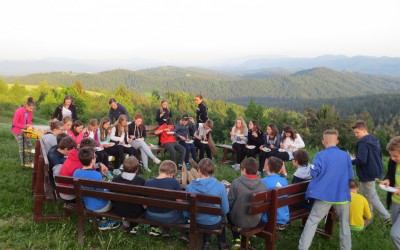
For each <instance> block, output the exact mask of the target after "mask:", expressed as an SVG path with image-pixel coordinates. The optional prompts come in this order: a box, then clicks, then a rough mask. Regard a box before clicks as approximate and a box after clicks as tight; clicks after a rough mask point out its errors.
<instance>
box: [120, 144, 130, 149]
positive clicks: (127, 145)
mask: <svg viewBox="0 0 400 250" xmlns="http://www.w3.org/2000/svg"><path fill="white" fill-rule="evenodd" d="M121 145H122V146H124V147H126V148H130V147H131V144H121Z"/></svg>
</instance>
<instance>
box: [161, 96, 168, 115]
mask: <svg viewBox="0 0 400 250" xmlns="http://www.w3.org/2000/svg"><path fill="white" fill-rule="evenodd" d="M164 103H168V101H167V100H166V99H162V100H161V103H160V113H162V112H163V111H164V109H163V107H162V105H163V104H164ZM167 110H168V113H169V112H170V111H169V108H168V106H167Z"/></svg>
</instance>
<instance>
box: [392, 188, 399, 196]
mask: <svg viewBox="0 0 400 250" xmlns="http://www.w3.org/2000/svg"><path fill="white" fill-rule="evenodd" d="M396 188H397V190H398V191H397V192H396V193H393V194H395V195H400V187H396Z"/></svg>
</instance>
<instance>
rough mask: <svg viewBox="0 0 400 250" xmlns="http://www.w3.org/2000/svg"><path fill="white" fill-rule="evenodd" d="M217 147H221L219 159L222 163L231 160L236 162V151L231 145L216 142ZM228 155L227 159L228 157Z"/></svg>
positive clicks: (230, 161)
mask: <svg viewBox="0 0 400 250" xmlns="http://www.w3.org/2000/svg"><path fill="white" fill-rule="evenodd" d="M216 147H217V148H222V149H223V155H222V159H221V163H222V164H230V163H232V162H236V159H235V157H236V151H235V150H234V149H233V148H232V145H227V144H217V145H216ZM228 157H229V159H228Z"/></svg>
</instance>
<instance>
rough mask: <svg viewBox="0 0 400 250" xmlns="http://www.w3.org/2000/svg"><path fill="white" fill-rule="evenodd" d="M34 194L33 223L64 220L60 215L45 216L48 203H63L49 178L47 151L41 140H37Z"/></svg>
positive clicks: (33, 176) (33, 181)
mask: <svg viewBox="0 0 400 250" xmlns="http://www.w3.org/2000/svg"><path fill="white" fill-rule="evenodd" d="M32 192H33V221H34V222H44V221H54V220H63V219H65V217H64V216H62V215H60V214H45V212H44V207H45V204H46V203H47V202H55V201H62V200H61V199H60V198H59V197H58V195H57V193H56V191H55V188H54V185H53V184H52V183H51V180H50V177H49V161H48V159H47V153H46V149H45V147H44V143H43V141H42V140H41V139H39V140H36V144H35V161H34V165H33V174H32Z"/></svg>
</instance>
